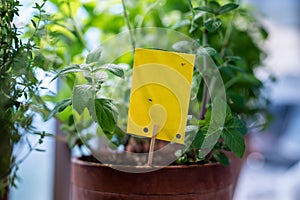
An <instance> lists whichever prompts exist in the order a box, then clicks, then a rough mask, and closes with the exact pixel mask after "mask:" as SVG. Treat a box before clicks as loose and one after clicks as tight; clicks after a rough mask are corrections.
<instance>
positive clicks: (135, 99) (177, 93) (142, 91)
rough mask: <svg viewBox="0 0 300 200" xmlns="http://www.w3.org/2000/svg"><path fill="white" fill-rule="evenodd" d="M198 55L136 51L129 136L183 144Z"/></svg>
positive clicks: (147, 50)
mask: <svg viewBox="0 0 300 200" xmlns="http://www.w3.org/2000/svg"><path fill="white" fill-rule="evenodd" d="M194 62H195V55H193V54H184V53H177V52H168V51H161V50H152V49H142V48H137V49H135V55H134V66H133V74H132V87H131V93H130V105H129V111H128V112H129V113H128V124H127V133H130V134H134V135H138V136H143V137H149V138H151V137H152V135H151V134H152V132H153V127H154V126H156V127H157V134H156V138H157V139H160V140H165V141H170V142H176V143H180V144H183V143H184V138H185V130H186V123H187V115H188V107H189V100H190V91H191V84H192V76H193V69H194Z"/></svg>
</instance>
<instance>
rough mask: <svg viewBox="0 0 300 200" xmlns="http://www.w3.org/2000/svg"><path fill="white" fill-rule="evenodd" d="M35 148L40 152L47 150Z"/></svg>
mask: <svg viewBox="0 0 300 200" xmlns="http://www.w3.org/2000/svg"><path fill="white" fill-rule="evenodd" d="M34 150H35V151H38V152H45V151H46V150H45V149H38V148H35V149H34Z"/></svg>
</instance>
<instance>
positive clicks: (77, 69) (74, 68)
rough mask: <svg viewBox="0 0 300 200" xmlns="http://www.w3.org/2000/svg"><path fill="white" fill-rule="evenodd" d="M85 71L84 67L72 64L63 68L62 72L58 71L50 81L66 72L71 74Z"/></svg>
mask: <svg viewBox="0 0 300 200" xmlns="http://www.w3.org/2000/svg"><path fill="white" fill-rule="evenodd" d="M82 71H84V69H81V68H80V66H79V65H70V66H68V67H66V68H64V69H63V70H61V71H60V72H58V73H57V74H56V75H55V76H54V77H53V78H52V79H51V81H50V82H52V81H54V80H55V79H57V78H58V77H60V76H63V75H65V74H69V73H75V72H82Z"/></svg>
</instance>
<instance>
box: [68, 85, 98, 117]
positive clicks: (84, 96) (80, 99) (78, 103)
mask: <svg viewBox="0 0 300 200" xmlns="http://www.w3.org/2000/svg"><path fill="white" fill-rule="evenodd" d="M94 95H95V90H94V87H93V86H92V85H89V84H82V85H76V86H75V87H74V90H73V98H72V101H73V109H75V110H76V111H77V112H78V113H79V114H81V113H82V112H83V111H84V109H85V108H87V109H88V111H89V112H90V114H91V115H92V117H93V119H94V120H96V115H95V114H94V113H95V111H94V110H95V109H94V106H93V102H94Z"/></svg>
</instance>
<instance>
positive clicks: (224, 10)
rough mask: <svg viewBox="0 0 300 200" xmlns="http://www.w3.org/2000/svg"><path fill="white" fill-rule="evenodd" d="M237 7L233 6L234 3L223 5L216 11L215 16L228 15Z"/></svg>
mask: <svg viewBox="0 0 300 200" xmlns="http://www.w3.org/2000/svg"><path fill="white" fill-rule="evenodd" d="M237 7H239V5H238V4H235V3H228V4H225V5H223V6H221V7H220V8H219V9H218V10H217V14H218V15H222V14H225V13H228V12H230V11H232V10H234V9H236V8H237Z"/></svg>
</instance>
